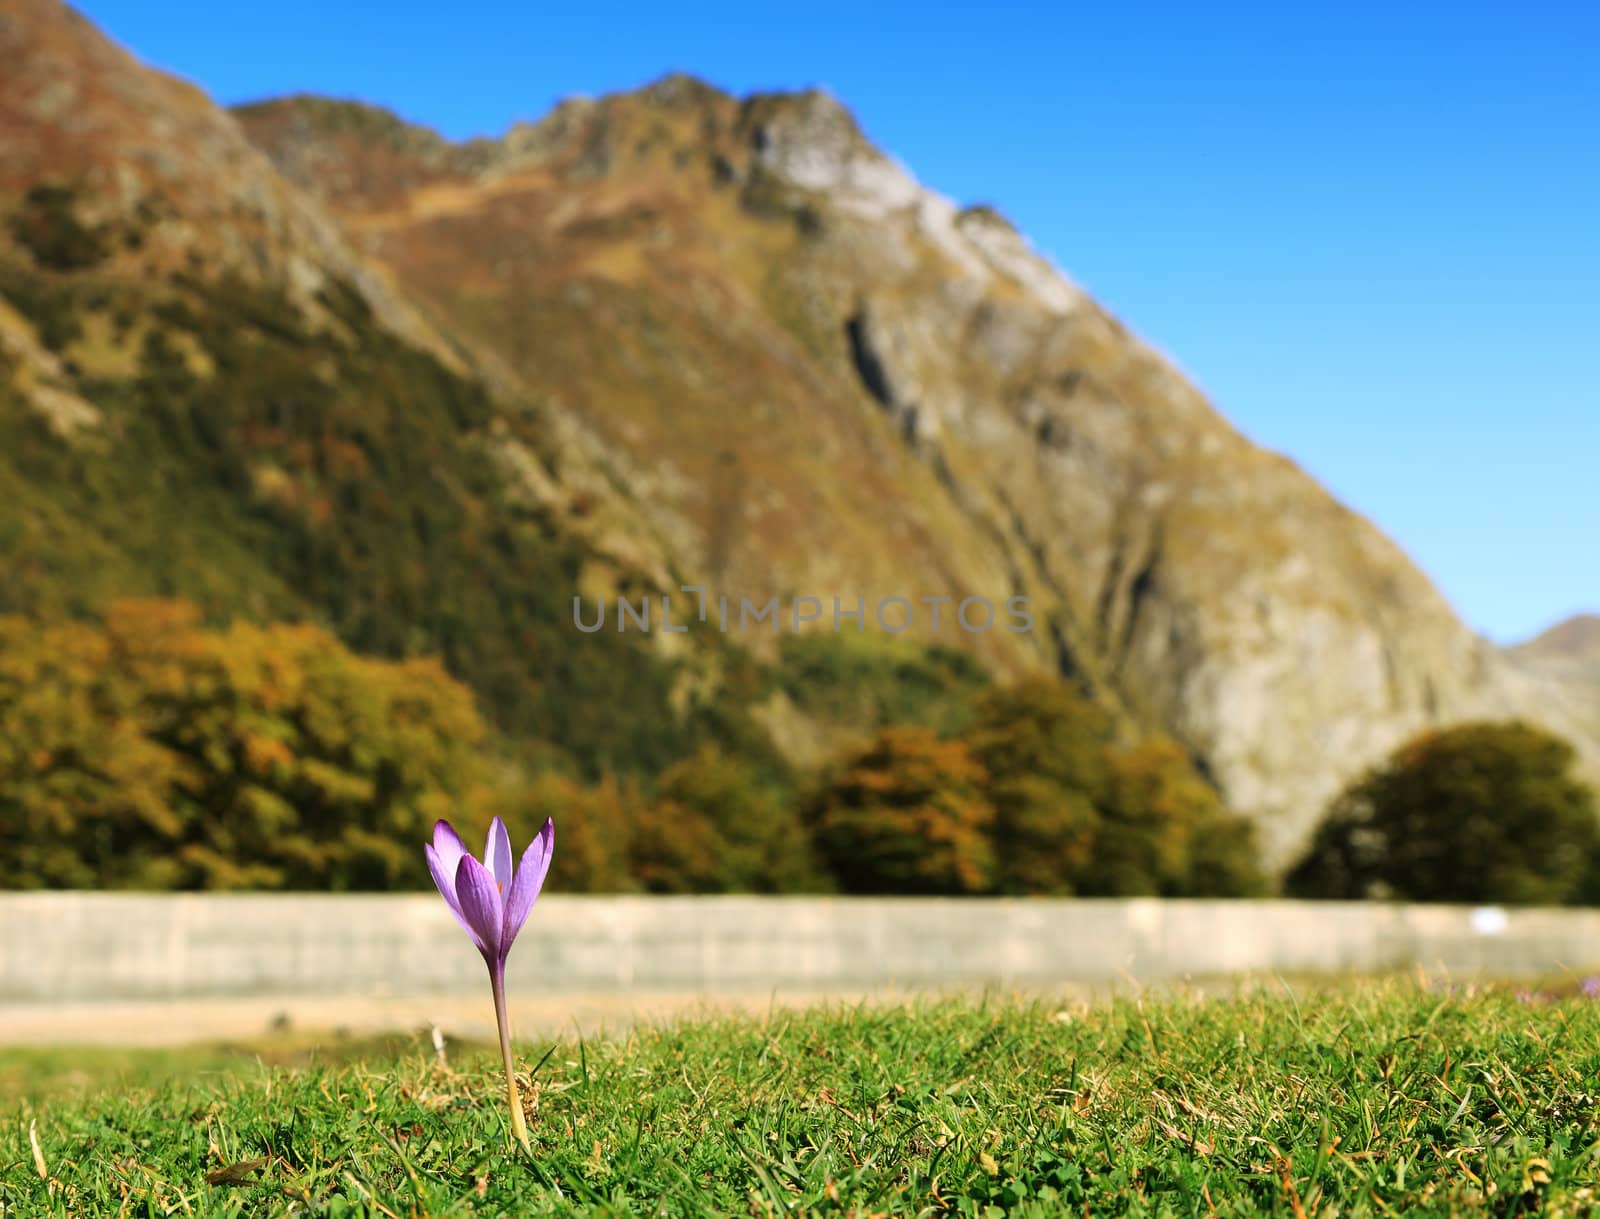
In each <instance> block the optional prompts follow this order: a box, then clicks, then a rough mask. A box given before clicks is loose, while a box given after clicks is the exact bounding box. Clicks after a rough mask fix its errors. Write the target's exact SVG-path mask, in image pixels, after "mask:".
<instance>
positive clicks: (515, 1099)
mask: <svg viewBox="0 0 1600 1219" xmlns="http://www.w3.org/2000/svg"><path fill="white" fill-rule="evenodd" d="M489 982H490V984H491V985H492V986H493V987H494V1018H495V1021H496V1023H498V1024H499V1026H500V1057H501V1058H503V1059H504V1060H505V1064H506V1102H507V1104H509V1105H510V1106H511V1132H512V1133H513V1134H515V1135H516V1136H517V1142H519V1143H521V1144H522V1148H523V1150H524V1151H527V1152H529V1153H530V1154H531V1153H532V1151H533V1144H532V1143H531V1142H530V1141H529V1139H528V1124H527V1122H525V1121H524V1120H523V1117H522V1097H521V1096H520V1095H518V1093H517V1073H516V1068H515V1066H514V1065H513V1064H512V1061H511V1024H510V1021H509V1020H507V1019H506V979H505V971H504V970H500V969H494V968H492V967H491V968H490V970H489Z"/></svg>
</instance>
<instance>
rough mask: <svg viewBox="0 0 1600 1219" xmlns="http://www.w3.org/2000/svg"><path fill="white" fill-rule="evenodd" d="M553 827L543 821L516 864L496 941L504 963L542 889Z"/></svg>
mask: <svg viewBox="0 0 1600 1219" xmlns="http://www.w3.org/2000/svg"><path fill="white" fill-rule="evenodd" d="M555 845H556V823H555V821H554V820H553V819H551V818H549V817H547V818H545V823H544V825H543V826H541V827H540V829H539V832H538V833H537V834H535V835H534V837H533V841H532V842H530V843H529V844H528V849H527V850H526V851H524V852H523V853H522V861H521V862H520V863H518V864H517V875H516V877H515V879H513V880H512V882H511V892H510V893H509V894H508V895H507V896H506V921H505V930H504V932H503V934H502V935H501V937H500V956H501V958H502V959H504V957H505V955H506V953H508V952H510V951H511V941H512V940H514V939H516V938H517V932H519V931H521V930H522V924H523V923H525V922H527V921H528V915H529V913H530V912H531V911H532V910H533V903H534V901H535V899H537V898H538V896H539V890H540V889H542V888H544V878H545V875H546V873H548V872H549V871H550V856H551V855H552V854H553V853H554V852H555Z"/></svg>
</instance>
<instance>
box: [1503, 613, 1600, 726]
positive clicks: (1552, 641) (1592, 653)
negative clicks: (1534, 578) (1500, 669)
mask: <svg viewBox="0 0 1600 1219" xmlns="http://www.w3.org/2000/svg"><path fill="white" fill-rule="evenodd" d="M1507 655H1508V656H1509V657H1510V658H1511V660H1512V663H1513V664H1515V665H1517V666H1519V667H1520V668H1521V669H1523V670H1524V671H1525V672H1527V673H1529V674H1531V675H1533V676H1535V677H1537V678H1538V679H1540V680H1541V681H1542V682H1543V683H1544V685H1545V686H1546V688H1548V689H1550V690H1551V691H1552V693H1553V696H1554V697H1556V698H1558V699H1560V700H1561V702H1562V703H1563V705H1564V706H1565V707H1566V708H1567V715H1568V717H1569V718H1570V719H1572V720H1575V721H1577V722H1579V723H1581V724H1582V725H1583V727H1584V729H1585V730H1586V731H1587V732H1588V733H1589V734H1590V735H1594V736H1600V614H1574V615H1573V616H1572V617H1571V618H1568V619H1565V620H1564V621H1562V622H1558V623H1556V625H1554V626H1552V627H1551V628H1550V629H1549V630H1546V631H1544V632H1542V633H1541V634H1539V635H1537V636H1535V637H1534V638H1532V639H1530V640H1527V641H1526V642H1524V643H1520V644H1518V645H1516V646H1515V647H1512V648H1508V649H1507Z"/></svg>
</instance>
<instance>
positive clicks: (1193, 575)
mask: <svg viewBox="0 0 1600 1219" xmlns="http://www.w3.org/2000/svg"><path fill="white" fill-rule="evenodd" d="M240 117H241V119H242V121H243V122H244V124H245V127H246V129H247V130H248V131H249V132H250V134H251V136H252V138H254V139H255V140H256V141H257V142H258V143H259V144H260V145H261V146H262V147H263V148H264V149H266V150H267V151H268V152H269V153H270V154H271V155H272V156H273V158H274V160H275V161H276V162H277V163H278V164H279V165H280V167H282V168H283V169H284V170H285V172H287V173H288V174H290V175H291V176H293V177H295V178H296V179H297V180H298V181H299V182H300V184H301V185H302V186H303V187H305V188H306V189H308V190H311V191H315V192H318V193H319V194H320V195H321V197H322V198H323V199H324V201H325V202H326V203H327V204H328V206H329V207H331V208H332V209H333V210H334V212H335V213H336V214H337V215H338V216H339V218H340V219H341V221H342V222H343V224H344V225H345V227H346V229H347V231H349V232H350V233H351V234H352V235H353V237H354V239H355V240H357V241H358V242H359V243H361V244H362V246H363V247H364V248H365V249H366V250H368V251H369V252H370V253H371V254H372V255H373V256H374V257H376V258H378V259H380V260H381V261H382V262H383V263H384V264H385V265H387V266H389V267H391V268H393V270H394V272H395V274H396V277H397V278H398V280H399V281H400V282H402V283H404V284H405V285H406V286H407V287H408V288H409V289H411V291H412V292H413V293H414V294H415V295H416V297H417V299H419V300H421V301H424V302H426V303H427V305H428V306H429V307H430V309H431V310H432V312H433V313H434V315H435V316H437V317H439V318H441V319H445V320H446V321H447V323H448V324H449V325H451V326H453V327H454V328H455V329H456V331H457V333H459V334H460V335H462V336H463V337H464V338H465V339H466V340H467V341H469V342H470V343H471V344H472V345H473V346H474V347H475V348H476V349H479V350H486V351H488V352H492V353H493V355H494V356H495V357H497V358H498V359H499V360H500V361H502V362H503V365H504V367H505V368H506V369H507V370H509V371H510V372H511V373H512V374H513V375H514V376H515V378H516V379H517V381H518V382H519V383H520V384H521V385H522V386H523V387H524V388H525V389H526V390H527V391H528V392H530V393H533V394H536V395H540V396H543V397H544V398H546V399H548V400H549V401H551V402H554V403H558V404H559V406H560V409H561V410H563V411H564V412H568V413H570V414H571V415H573V416H575V417H577V418H579V419H581V420H583V421H584V423H585V425H586V426H588V427H592V428H593V429H594V430H595V431H597V432H598V433H600V434H602V435H603V436H604V437H605V438H606V442H607V443H608V444H609V445H611V446H613V447H614V448H616V449H617V450H621V451H624V452H626V453H628V454H630V455H631V456H632V459H633V461H634V462H635V463H636V464H635V468H636V470H637V472H638V478H639V481H638V482H636V483H634V484H633V489H634V490H635V491H636V492H637V493H638V494H639V495H640V497H641V499H643V500H646V501H647V502H649V503H650V505H651V507H652V510H653V511H654V512H656V513H658V514H659V515H660V518H661V519H664V520H670V521H671V522H673V526H672V529H671V530H670V531H669V532H670V533H671V534H672V536H673V537H675V538H676V539H678V540H679V541H680V543H681V542H685V541H686V542H687V543H688V545H687V548H686V549H680V550H679V551H678V553H679V555H680V557H681V560H682V562H683V564H684V567H685V569H686V570H688V571H691V572H693V573H695V574H696V575H698V576H701V577H702V578H705V579H707V580H708V581H709V582H711V583H712V584H714V585H717V586H720V587H724V588H726V589H727V590H728V591H729V592H730V593H732V592H738V593H749V594H750V595H752V596H753V595H756V594H761V595H765V594H766V593H767V592H769V591H770V592H780V593H787V594H791V595H794V594H808V595H827V594H829V593H834V592H838V593H848V594H852V595H853V594H855V593H857V592H860V593H865V594H866V595H867V596H868V597H869V598H871V597H875V596H881V595H891V594H898V595H905V596H916V595H937V594H948V595H951V596H953V597H955V598H957V599H959V598H961V597H963V596H965V595H968V594H982V595H985V596H988V597H990V598H992V599H1004V598H1005V597H1006V596H1009V595H1012V594H1021V595H1025V596H1028V597H1029V598H1031V600H1032V603H1033V605H1034V607H1035V609H1036V617H1037V622H1038V625H1039V629H1037V630H1036V631H1035V632H1034V633H1032V634H1029V635H1003V634H1000V633H997V632H990V633H988V634H985V635H981V636H970V637H965V638H962V637H960V635H959V633H957V635H956V636H955V639H956V641H958V642H961V643H963V644H967V645H970V646H973V647H975V648H976V649H977V650H978V651H979V653H980V654H981V655H983V656H985V658H986V659H988V660H989V661H990V663H992V664H997V665H1000V666H1002V667H1007V668H1015V667H1023V668H1027V667H1050V668H1056V669H1059V670H1060V671H1063V672H1067V673H1074V674H1077V675H1080V676H1082V677H1084V678H1085V679H1086V680H1087V681H1089V682H1090V683H1091V684H1092V685H1094V686H1095V687H1097V688H1098V689H1099V690H1100V691H1101V692H1102V693H1103V694H1104V695H1105V696H1106V697H1107V698H1108V699H1110V700H1112V701H1114V702H1115V703H1116V704H1117V705H1119V706H1121V707H1122V708H1123V709H1124V711H1125V712H1126V713H1127V714H1128V715H1129V716H1130V717H1131V718H1132V719H1134V720H1136V721H1138V722H1142V723H1144V724H1146V725H1148V726H1151V727H1161V728H1164V729H1167V730H1169V731H1172V732H1174V733H1176V734H1177V735H1179V736H1180V737H1181V738H1182V739H1183V740H1185V741H1186V742H1187V743H1188V744H1189V745H1190V746H1191V747H1193V748H1194V749H1195V750H1196V751H1197V752H1198V754H1199V755H1200V756H1201V757H1202V758H1203V759H1204V760H1205V762H1206V764H1207V765H1208V766H1209V768H1210V771H1211V773H1212V774H1213V775H1214V776H1215V778H1216V779H1217V780H1218V781H1219V782H1220V783H1221V785H1222V786H1223V788H1224V790H1225V792H1226V793H1227V794H1228V796H1229V797H1230V799H1231V800H1232V801H1233V802H1234V803H1235V804H1236V805H1238V806H1240V807H1242V808H1244V809H1247V810H1249V811H1251V812H1253V813H1254V814H1256V815H1257V816H1259V817H1260V818H1261V819H1262V822H1263V826H1264V829H1265V831H1266V839H1267V842H1268V849H1269V851H1270V855H1271V859H1272V862H1275V863H1281V862H1282V861H1283V860H1284V859H1286V858H1287V857H1288V856H1289V855H1290V854H1291V853H1292V852H1293V851H1294V849H1295V847H1296V845H1297V844H1298V842H1299V841H1300V840H1301V839H1302V838H1303V836H1304V834H1305V833H1306V831H1307V829H1308V827H1309V825H1310V823H1311V822H1312V820H1313V819H1314V818H1315V816H1316V815H1317V814H1318V812H1319V811H1320V808H1321V806H1322V804H1323V802H1324V801H1325V800H1326V798H1327V797H1328V796H1329V795H1330V794H1331V793H1332V791H1333V790H1334V789H1335V788H1336V787H1337V785H1338V784H1339V783H1341V782H1342V781H1344V780H1345V779H1347V778H1348V777H1349V776H1350V775H1352V774H1353V773H1355V772H1356V771H1357V770H1358V769H1359V768H1361V767H1362V766H1364V765H1366V764H1368V763H1370V762H1372V761H1374V760H1375V759H1377V758H1378V757H1379V756H1380V755H1382V754H1383V753H1384V752H1386V751H1387V750H1388V749H1390V748H1392V747H1393V746H1394V745H1395V744H1396V743H1398V741H1399V740H1401V739H1402V738H1403V737H1405V736H1407V735H1409V734H1410V733H1412V732H1414V731H1416V730H1418V729H1420V728H1422V727H1424V726H1426V725H1429V724H1435V723H1441V722H1445V721H1449V720H1455V719H1462V718H1469V717H1476V716H1498V715H1508V714H1523V715H1528V716H1531V717H1533V718H1536V719H1541V720H1544V721H1547V722H1550V723H1551V724H1552V726H1554V727H1556V728H1558V729H1559V730H1564V731H1567V732H1569V733H1573V732H1576V731H1577V725H1576V723H1575V722H1574V720H1573V717H1572V716H1571V715H1570V714H1569V713H1568V710H1566V709H1565V708H1564V704H1563V703H1562V702H1561V700H1559V699H1556V698H1553V697H1552V696H1551V695H1550V693H1549V691H1548V689H1547V686H1546V683H1545V682H1544V681H1543V679H1542V678H1540V677H1538V676H1537V675H1532V674H1528V673H1524V672H1522V671H1520V670H1519V669H1517V668H1516V667H1514V666H1512V665H1510V664H1508V663H1507V662H1506V661H1505V659H1504V658H1503V657H1502V656H1500V654H1499V653H1498V652H1497V651H1496V650H1495V649H1494V648H1493V647H1492V646H1490V645H1489V644H1488V643H1487V642H1485V641H1483V640H1482V639H1479V638H1477V637H1476V636H1475V635H1474V634H1473V633H1472V632H1470V631H1469V630H1468V629H1467V628H1466V627H1464V626H1463V625H1462V624H1461V623H1460V622H1459V620H1458V619H1457V618H1456V617H1455V616H1454V614H1453V613H1452V611H1451V610H1450V607H1449V606H1448V605H1447V604H1446V603H1445V601H1444V600H1443V598H1441V597H1440V596H1439V594H1438V592H1437V591H1436V590H1435V589H1434V588H1433V587H1432V585H1431V584H1430V583H1429V582H1428V581H1427V579H1426V578H1425V577H1424V576H1423V575H1422V574H1421V573H1420V572H1419V571H1418V570H1417V569H1416V568H1415V566H1414V565H1413V564H1412V563H1411V562H1410V561H1409V560H1408V559H1407V558H1406V556H1405V555H1404V554H1402V553H1401V552H1400V551H1399V550H1398V549H1397V548H1396V547H1395V546H1394V545H1393V544H1392V543H1391V542H1389V541H1388V540H1387V539H1386V538H1384V537H1383V536H1382V534H1381V533H1379V532H1378V531H1377V530H1376V529H1375V528H1374V527H1373V526H1372V525H1371V524H1370V523H1368V522H1367V521H1365V520H1363V519H1361V518H1360V517H1358V516H1356V515H1355V514H1353V513H1351V512H1350V511H1349V510H1348V509H1346V508H1344V507H1343V506H1342V505H1340V504H1339V503H1337V502H1336V501H1335V500H1333V499H1332V498H1331V497H1330V496H1329V495H1328V494H1326V492H1324V491H1323V490H1322V489H1321V488H1320V487H1319V486H1318V485H1317V484H1316V483H1314V482H1313V481H1312V480H1311V479H1310V478H1309V477H1307V476H1306V475H1305V474H1304V473H1303V472H1302V471H1301V470H1299V469H1298V468H1297V467H1296V466H1295V465H1294V464H1293V463H1292V462H1289V461H1287V460H1286V459H1284V458H1282V457H1279V456H1277V455H1275V454H1272V453H1268V452H1266V451H1263V450H1262V449H1260V448H1258V447H1256V446H1254V445H1252V444H1251V443H1249V442H1248V441H1247V440H1246V439H1245V438H1243V437H1242V436H1241V435H1239V434H1238V433H1237V432H1236V431H1235V430H1234V429H1233V428H1232V427H1230V426H1229V425H1228V424H1227V423H1226V421H1225V420H1223V419H1222V418H1221V416H1219V415H1218V414H1217V412H1216V411H1215V410H1214V409H1213V408H1212V407H1211V406H1210V405H1209V404H1208V403H1207V402H1206V401H1205V400H1204V399H1203V397H1202V396H1201V395H1200V394H1199V393H1198V392H1197V391H1196V390H1195V389H1194V388H1193V387H1192V386H1191V385H1189V384H1188V383H1187V382H1186V381H1185V380H1184V379H1183V378H1182V377H1181V376H1180V375H1179V374H1178V373H1177V372H1176V371H1175V370H1174V369H1173V368H1172V367H1171V366H1170V365H1169V364H1167V363H1166V362H1165V361H1164V360H1163V359H1162V358H1161V357H1160V356H1158V355H1157V354H1156V353H1155V352H1153V351H1152V350H1150V349H1149V348H1148V347H1146V346H1145V345H1144V344H1142V343H1141V342H1140V341H1139V340H1138V339H1137V338H1135V337H1134V336H1132V335H1131V334H1129V333H1128V331H1127V330H1126V329H1125V328H1124V327H1123V326H1122V325H1121V324H1120V323H1119V322H1118V321H1117V320H1116V319H1115V318H1112V317H1111V316H1109V315H1108V314H1107V313H1106V312H1105V311H1104V310H1102V309H1101V308H1100V307H1099V306H1098V305H1096V304H1095V303H1094V302H1093V301H1092V300H1090V299H1089V298H1088V297H1087V296H1086V295H1085V294H1084V293H1083V292H1082V291H1081V290H1080V289H1078V288H1077V287H1076V285H1074V284H1072V283H1071V282H1070V281H1069V280H1067V279H1065V278H1064V277H1063V276H1061V275H1060V274H1059V273H1058V272H1057V271H1056V270H1055V269H1054V268H1052V267H1050V266H1049V265H1048V264H1046V263H1045V262H1044V261H1043V260H1042V259H1040V258H1039V257H1038V256H1037V255H1035V254H1034V253H1033V252H1032V251H1031V250H1030V249H1029V247H1028V246H1027V244H1026V242H1025V241H1024V240H1023V239H1022V238H1021V236H1020V235H1019V234H1018V233H1017V232H1016V231H1015V230H1014V229H1013V228H1012V227H1011V226H1010V225H1009V224H1008V223H1007V222H1006V221H1005V220H1004V219H1003V218H1002V217H1000V216H999V215H997V214H996V213H995V212H994V211H992V210H991V209H987V208H967V209H958V208H956V207H955V206H953V205H952V204H950V203H949V202H948V201H946V200H943V199H941V198H940V197H938V196H936V195H934V194H932V193H931V192H929V191H927V190H925V189H923V188H922V187H920V186H919V185H918V184H917V183H916V182H915V181H914V180H913V179H912V178H911V177H910V176H909V174H907V173H906V171H905V170H904V169H903V168H902V167H900V166H898V165H897V164H895V163H894V162H893V161H892V160H891V159H889V158H887V157H886V156H884V155H883V154H882V153H880V152H879V151H878V150H876V149H875V148H873V147H872V146H871V144H870V143H869V142H868V141H867V140H866V139H865V137H864V136H863V135H862V133H861V132H860V130H859V129H858V128H857V126H856V124H855V123H854V121H853V119H852V118H851V116H850V115H849V113H848V112H847V111H846V110H845V109H844V108H843V107H842V106H841V105H839V104H838V103H837V102H836V101H834V100H833V99H832V98H830V97H829V96H827V95H825V94H822V93H817V92H811V93H804V94H797V95H781V96H776V95H775V96H757V97H752V98H748V99H744V100H739V99H735V98H732V97H729V96H727V95H726V94H723V93H721V92H719V91H718V90H715V89H713V88H711V87H709V86H706V85H704V84H702V83H700V82H697V81H694V80H691V79H688V78H684V77H668V78H665V79H663V80H662V81H660V82H657V83H656V84H655V85H652V86H650V87H648V88H646V89H644V90H641V91H639V92H637V93H634V94H624V95H616V96H611V97H606V98H603V99H600V100H599V101H575V102H568V103H564V104H563V105H562V106H560V107H558V108H557V109H556V110H555V111H554V112H552V113H551V114H550V115H549V116H548V117H547V118H546V119H544V120H543V121H541V122H540V123H538V124H534V125H530V126H522V127H518V128H515V129H513V130H512V131H511V132H510V133H508V134H507V136H506V137H505V138H503V139H501V140H499V141H477V142H475V143H473V144H471V145H467V146H461V147H452V146H450V145H448V144H446V143H444V142H443V141H441V140H439V139H438V137H437V136H433V135H431V134H429V133H425V132H420V131H417V130H415V129H411V128H408V127H406V126H405V125H404V124H402V123H400V122H399V121H398V120H396V119H394V118H393V117H392V116H387V115H383V114H382V113H381V112H375V111H372V110H371V109H368V108H363V107H351V106H347V105H343V104H340V103H331V102H327V101H324V100H317V99H305V98H299V99H286V100H284V101H279V102H267V103H261V104H257V105H253V106H249V107H246V108H244V109H242V110H241V111H240ZM1583 745H1584V748H1585V749H1586V751H1587V755H1588V757H1589V758H1590V760H1591V762H1592V761H1593V760H1594V758H1595V756H1596V755H1595V748H1594V743H1593V741H1592V740H1586V741H1584V742H1583Z"/></svg>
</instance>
